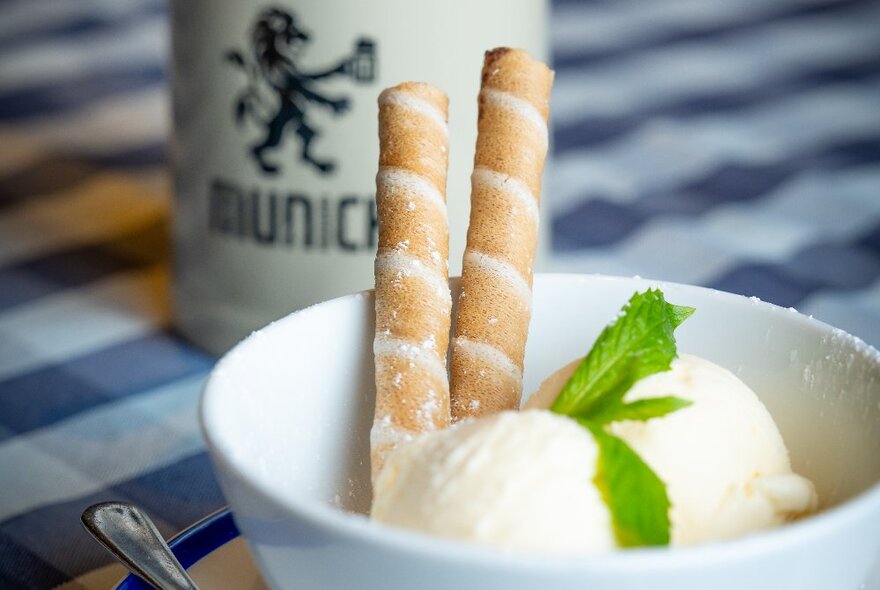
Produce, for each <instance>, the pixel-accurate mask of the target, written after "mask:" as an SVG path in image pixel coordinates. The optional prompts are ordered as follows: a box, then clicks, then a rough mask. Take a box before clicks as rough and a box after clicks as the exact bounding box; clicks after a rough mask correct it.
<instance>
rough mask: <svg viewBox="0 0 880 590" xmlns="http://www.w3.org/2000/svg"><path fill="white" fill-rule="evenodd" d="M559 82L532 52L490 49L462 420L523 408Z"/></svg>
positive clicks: (460, 382) (457, 378)
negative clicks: (550, 125)
mask: <svg viewBox="0 0 880 590" xmlns="http://www.w3.org/2000/svg"><path fill="white" fill-rule="evenodd" d="M552 82H553V72H552V71H551V70H549V69H548V68H547V66H545V65H544V64H542V63H540V62H537V61H534V60H532V59H531V58H530V57H529V56H528V55H527V54H526V53H525V52H524V51H521V50H516V49H496V50H493V51H489V52H487V53H486V59H485V61H484V65H483V73H482V85H481V90H480V97H479V127H478V136H477V149H476V155H475V158H474V172H473V174H472V176H471V218H470V225H469V227H468V235H467V247H466V249H465V254H464V259H463V264H462V279H461V295H460V297H459V301H458V309H457V312H456V332H455V338H454V339H453V343H452V358H451V362H450V373H451V379H452V382H451V412H452V418H453V420H460V419H462V418H466V417H469V416H480V415H484V414H491V413H494V412H497V411H500V410H504V409H518V408H519V402H520V396H521V394H522V369H523V357H524V354H525V344H526V337H527V334H528V325H529V318H530V315H531V286H532V266H533V263H534V257H535V251H536V245H537V239H538V211H539V209H538V206H539V199H540V192H541V173H542V171H543V168H544V159H545V157H546V154H547V142H548V130H547V116H548V112H549V95H550V87H551V85H552Z"/></svg>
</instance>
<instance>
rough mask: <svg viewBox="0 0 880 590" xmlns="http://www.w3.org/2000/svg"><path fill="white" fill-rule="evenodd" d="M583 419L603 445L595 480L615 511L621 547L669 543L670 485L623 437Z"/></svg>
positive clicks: (609, 507) (618, 542) (612, 517)
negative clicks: (667, 492) (664, 481)
mask: <svg viewBox="0 0 880 590" xmlns="http://www.w3.org/2000/svg"><path fill="white" fill-rule="evenodd" d="M579 422H580V423H581V424H582V425H583V426H584V427H586V428H588V429H589V430H590V432H592V433H593V437H594V438H595V439H596V443H597V444H598V445H599V460H598V462H597V466H596V478H595V480H594V483H595V485H596V488H598V490H599V493H600V494H601V495H602V499H603V500H604V501H605V504H606V505H607V506H608V510H609V511H610V512H611V521H612V523H613V524H614V534H615V536H616V538H617V544H618V545H620V546H621V547H641V546H645V545H668V544H669V536H670V535H669V528H670V522H669V507H670V502H669V497H668V496H667V495H666V485H665V484H664V483H663V481H662V480H661V479H660V478H659V477H657V475H656V474H655V473H654V472H653V471H652V470H651V468H650V467H648V465H647V464H645V462H644V461H642V459H641V457H639V456H638V455H637V454H636V453H635V451H633V450H632V448H630V446H629V445H627V444H626V443H625V442H624V441H623V440H621V439H619V438H617V437H616V436H613V435H611V434H608V433H607V432H605V430H604V429H603V428H602V426H600V425H598V424H595V423H593V422H589V421H585V420H584V421H582V420H579Z"/></svg>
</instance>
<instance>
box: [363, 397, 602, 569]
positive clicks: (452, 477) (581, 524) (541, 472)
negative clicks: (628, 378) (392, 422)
mask: <svg viewBox="0 0 880 590" xmlns="http://www.w3.org/2000/svg"><path fill="white" fill-rule="evenodd" d="M598 452H599V451H598V447H597V445H596V443H595V441H594V440H593V437H592V435H591V434H590V432H589V431H587V430H586V429H584V428H582V427H581V426H580V425H578V424H577V423H576V422H575V421H573V420H571V419H569V418H566V417H564V416H559V415H556V414H553V413H551V412H547V411H544V410H530V411H523V412H515V411H504V412H500V413H497V414H494V415H491V416H488V417H485V418H479V419H470V420H467V421H464V422H460V423H458V424H457V425H456V426H454V427H452V428H449V429H447V430H442V431H437V432H432V433H428V434H423V435H421V436H419V437H417V438H416V439H415V440H413V441H412V442H410V443H408V444H404V445H401V446H399V447H397V449H395V450H394V451H392V452H391V454H390V455H389V456H388V459H387V462H386V464H385V467H384V469H383V470H382V472H381V473H380V475H379V478H378V480H377V482H376V487H375V489H374V492H373V508H372V517H373V518H374V519H375V520H377V521H380V522H384V523H386V524H391V525H395V526H400V527H404V528H408V529H415V530H418V531H422V532H426V533H430V534H433V535H437V536H442V537H451V538H456V539H464V540H469V541H475V542H479V543H483V544H488V545H494V546H500V547H504V548H509V549H521V550H528V551H533V552H544V553H591V552H597V551H603V550H609V549H612V548H613V547H614V546H615V541H614V534H613V532H612V528H611V520H610V515H609V511H608V508H607V507H606V506H605V504H604V502H603V501H602V498H601V496H600V495H599V492H598V491H597V489H596V487H595V486H594V485H592V483H591V482H592V480H593V478H594V477H595V471H596V459H597V457H598Z"/></svg>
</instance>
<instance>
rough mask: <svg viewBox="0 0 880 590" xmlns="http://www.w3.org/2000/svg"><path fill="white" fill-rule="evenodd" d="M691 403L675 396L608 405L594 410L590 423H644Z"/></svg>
mask: <svg viewBox="0 0 880 590" xmlns="http://www.w3.org/2000/svg"><path fill="white" fill-rule="evenodd" d="M692 403H693V402H691V401H690V400H687V399H683V398H680V397H675V396H666V397H651V398H647V399H640V400H636V401H634V402H630V403H628V404H624V403H619V402H618V403H610V404H607V405H603V406H601V407H599V408H597V409H596V411H595V412H594V413H593V414H592V415H591V416H590V421H591V422H594V423H597V424H608V423H609V422H618V421H620V420H639V421H642V422H644V421H646V420H650V419H651V418H662V417H663V416H665V415H667V414H671V413H672V412H675V411H677V410H680V409H682V408H686V407H688V406H689V405H691V404H692Z"/></svg>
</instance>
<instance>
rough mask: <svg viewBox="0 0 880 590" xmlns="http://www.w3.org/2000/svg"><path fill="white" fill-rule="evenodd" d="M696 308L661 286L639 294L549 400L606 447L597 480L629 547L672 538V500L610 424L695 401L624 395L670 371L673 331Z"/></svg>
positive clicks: (621, 541)
mask: <svg viewBox="0 0 880 590" xmlns="http://www.w3.org/2000/svg"><path fill="white" fill-rule="evenodd" d="M693 312H694V308H692V307H684V306H680V305H673V304H671V303H667V302H666V300H665V299H664V297H663V293H662V292H661V291H659V290H658V289H648V290H647V291H645V292H644V293H636V294H634V295H633V296H632V297H631V298H630V300H629V301H628V302H627V304H626V305H625V306H624V307H623V309H622V310H621V311H620V313H619V314H618V317H617V319H616V320H615V321H614V323H612V324H610V325H609V326H606V327H605V329H604V330H602V333H601V334H599V338H598V339H597V340H596V343H595V344H594V345H593V348H592V349H591V350H590V352H589V353H588V354H587V356H586V357H584V360H583V361H581V363H580V365H578V367H577V369H576V370H575V372H574V374H572V376H571V378H570V379H569V380H568V382H566V384H565V385H564V386H563V388H562V390H561V391H560V392H559V395H558V396H557V397H556V400H555V401H554V402H553V405H551V406H550V410H551V411H553V412H555V413H557V414H562V415H564V416H569V417H571V418H574V419H575V420H577V421H578V423H580V424H581V425H582V426H584V427H585V428H587V429H589V430H590V432H592V433H593V437H594V438H595V440H596V443H597V444H598V446H599V461H598V465H597V470H596V478H595V484H596V487H597V488H598V489H599V491H600V493H601V494H602V498H603V500H604V501H605V504H606V505H607V506H608V509H609V511H610V512H611V519H612V521H613V524H614V532H615V536H616V538H617V543H618V544H619V545H620V546H622V547H636V546H643V545H667V544H669V536H670V533H669V528H670V523H669V507H670V502H669V496H668V495H667V493H666V485H665V484H664V483H663V481H662V480H661V479H660V478H659V477H658V476H657V474H656V473H654V471H653V470H652V469H651V468H650V467H649V466H648V465H647V463H645V462H644V461H643V460H642V458H641V457H639V455H638V454H637V453H636V452H635V451H634V450H633V449H632V448H631V447H630V446H629V445H628V444H626V442H625V441H623V440H622V439H620V438H618V437H616V436H614V435H612V434H609V433H607V432H606V431H605V428H604V426H605V425H606V424H609V423H611V422H616V421H619V420H642V421H644V420H650V419H651V418H658V417H661V416H665V415H667V414H669V413H671V412H675V411H676V410H680V409H681V408H684V407H686V406H688V405H690V403H691V402H690V401H688V400H685V399H681V398H678V397H674V396H666V397H656V398H648V399H641V400H637V401H634V402H630V403H624V401H623V397H624V395H626V392H627V391H629V390H630V388H631V387H632V386H633V385H634V384H635V383H636V382H637V381H638V380H640V379H643V378H645V377H647V376H649V375H653V374H654V373H659V372H662V371H668V370H669V368H670V367H671V365H672V361H673V360H674V359H675V357H676V356H677V350H676V345H675V336H674V335H673V332H674V331H675V328H677V327H678V326H679V325H681V323H682V322H683V321H684V320H686V319H687V318H688V317H690V315H691V314H692V313H693Z"/></svg>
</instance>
